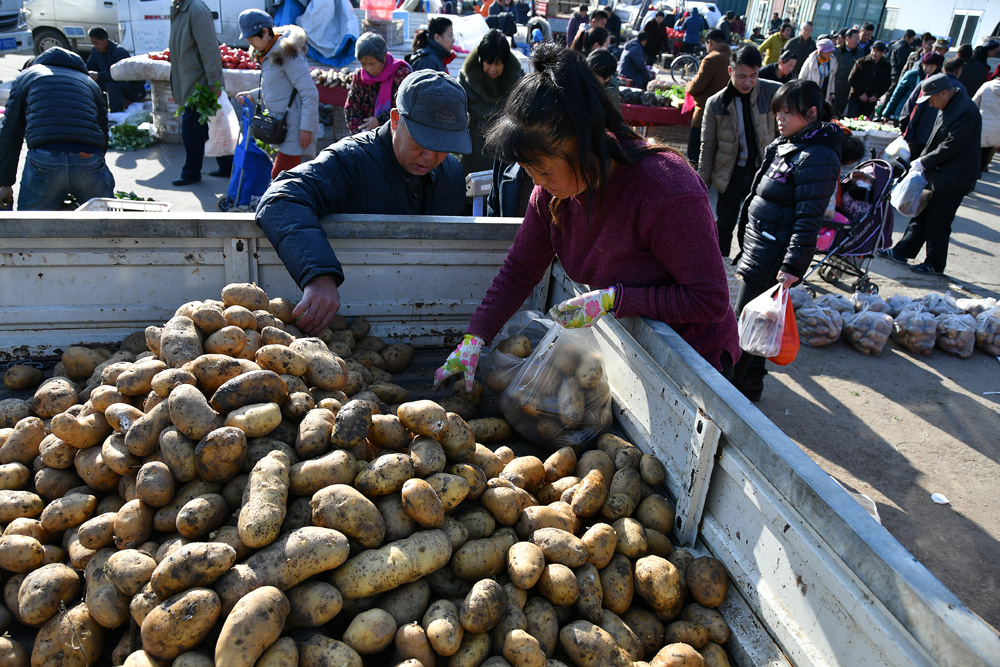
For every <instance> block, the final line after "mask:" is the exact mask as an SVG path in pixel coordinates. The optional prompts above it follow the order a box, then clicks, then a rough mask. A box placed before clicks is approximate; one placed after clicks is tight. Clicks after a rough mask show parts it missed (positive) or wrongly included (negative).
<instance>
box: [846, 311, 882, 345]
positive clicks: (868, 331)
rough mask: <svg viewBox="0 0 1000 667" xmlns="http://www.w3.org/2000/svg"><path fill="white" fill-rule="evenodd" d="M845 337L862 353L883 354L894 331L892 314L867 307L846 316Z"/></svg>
mask: <svg viewBox="0 0 1000 667" xmlns="http://www.w3.org/2000/svg"><path fill="white" fill-rule="evenodd" d="M843 333H844V338H845V339H846V340H847V342H848V343H850V344H851V347H853V348H854V349H855V350H857V351H858V352H860V353H861V354H868V355H875V354H881V353H882V348H883V347H885V343H886V341H887V340H889V335H890V334H891V333H892V315H890V314H889V313H878V312H875V311H873V310H868V309H867V308H865V309H864V310H861V311H860V312H858V313H855V314H854V315H849V316H848V317H845V318H844V332H843Z"/></svg>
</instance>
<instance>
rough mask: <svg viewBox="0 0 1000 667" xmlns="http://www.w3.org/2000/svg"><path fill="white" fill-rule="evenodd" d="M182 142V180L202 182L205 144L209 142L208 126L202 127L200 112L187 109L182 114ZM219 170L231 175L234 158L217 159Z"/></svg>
mask: <svg viewBox="0 0 1000 667" xmlns="http://www.w3.org/2000/svg"><path fill="white" fill-rule="evenodd" d="M181 141H182V142H183V143H184V166H183V167H181V178H195V179H198V180H201V163H202V162H204V160H205V142H206V141H208V125H202V124H201V121H200V120H199V118H198V112H197V111H194V110H192V109H188V108H185V109H184V113H183V114H181ZM215 161H216V162H218V163H219V170H220V171H222V172H224V173H229V172H230V171H232V169H233V156H232V155H221V156H219V157H217V158H215Z"/></svg>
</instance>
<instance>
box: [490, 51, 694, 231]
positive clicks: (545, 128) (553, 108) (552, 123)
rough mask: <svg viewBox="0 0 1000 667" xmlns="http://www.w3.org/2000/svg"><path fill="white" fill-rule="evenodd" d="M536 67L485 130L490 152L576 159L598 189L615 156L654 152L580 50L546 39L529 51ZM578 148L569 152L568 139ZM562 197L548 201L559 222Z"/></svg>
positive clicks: (624, 159)
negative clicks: (545, 41)
mask: <svg viewBox="0 0 1000 667" xmlns="http://www.w3.org/2000/svg"><path fill="white" fill-rule="evenodd" d="M531 64H532V65H533V66H534V68H535V71H534V72H532V73H531V74H528V75H527V76H524V77H522V78H521V79H520V80H519V81H518V82H517V83H516V84H514V88H513V89H512V90H511V91H510V94H509V95H508V96H507V103H506V105H505V107H504V111H503V113H502V114H498V115H497V116H496V118H495V120H494V121H493V122H492V123H491V124H490V127H489V128H488V129H487V131H486V150H485V152H486V153H487V154H490V155H492V156H493V157H495V158H497V159H498V160H500V161H501V162H504V163H506V164H512V163H514V162H520V163H521V164H528V165H532V164H537V162H538V161H539V160H540V159H542V158H546V157H552V156H559V157H562V158H563V159H564V160H566V162H568V163H569V164H571V165H577V168H578V169H579V171H580V175H581V177H582V179H583V183H584V186H585V188H586V189H587V191H590V192H597V191H600V189H601V186H602V185H603V184H604V183H605V182H606V181H607V178H608V174H609V172H610V170H611V167H612V164H613V163H614V162H617V163H620V164H634V163H635V162H637V161H638V160H640V159H642V158H643V157H645V156H646V155H649V154H651V153H655V152H667V151H670V152H674V153H676V151H673V150H672V149H669V148H666V147H654V146H649V145H648V144H646V142H644V141H643V140H642V138H641V137H639V135H637V134H636V133H635V132H633V131H632V128H630V127H629V126H628V125H627V124H626V123H625V121H624V120H623V119H622V114H621V110H620V109H618V108H617V107H616V106H615V105H614V104H613V103H612V102H611V99H610V98H609V97H608V95H607V93H606V92H605V91H604V84H603V83H602V82H601V81H600V80H599V79H598V78H597V75H596V74H595V73H594V72H593V70H591V69H590V67H589V66H588V65H587V61H586V59H584V57H583V55H582V54H580V53H579V52H577V51H573V50H571V49H566V48H563V47H560V46H557V45H555V44H550V43H543V44H539V45H538V46H536V47H535V50H534V51H533V52H532V54H531ZM572 141H575V142H576V152H575V153H569V152H565V151H566V150H567V149H566V147H565V145H566V143H568V142H572ZM559 204H560V202H559V200H557V199H556V198H555V197H553V198H552V200H551V202H550V210H551V212H552V218H553V221H554V222H555V223H556V225H558V224H559V214H558V209H559Z"/></svg>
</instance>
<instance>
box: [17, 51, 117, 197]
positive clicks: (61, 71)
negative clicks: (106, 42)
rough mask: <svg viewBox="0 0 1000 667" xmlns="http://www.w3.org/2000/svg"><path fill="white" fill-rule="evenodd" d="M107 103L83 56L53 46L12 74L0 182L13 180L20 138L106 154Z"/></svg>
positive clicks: (34, 145)
mask: <svg viewBox="0 0 1000 667" xmlns="http://www.w3.org/2000/svg"><path fill="white" fill-rule="evenodd" d="M107 137H108V107H107V105H105V103H104V93H102V92H101V88H100V86H98V85H97V84H96V83H95V82H94V81H93V79H91V78H90V76H89V75H88V74H87V66H86V65H85V64H84V62H83V58H81V57H80V56H78V55H76V54H75V53H71V52H70V51H66V50H65V49H61V48H59V47H55V48H52V49H49V50H48V51H45V52H44V53H43V54H42V55H40V56H38V57H37V58H35V63H34V64H33V65H32V66H31V67H29V68H28V69H26V70H24V71H23V72H21V73H20V74H18V75H17V78H16V79H14V83H13V85H12V86H11V88H10V98H9V99H8V100H7V110H6V120H5V121H4V124H3V129H2V130H0V185H13V184H14V180H15V179H16V177H17V161H18V155H19V154H20V152H21V142H22V141H25V140H27V142H28V148H29V149H32V148H48V149H49V150H64V151H74V152H75V151H80V152H90V153H102V154H103V153H105V152H107V149H108V138H107Z"/></svg>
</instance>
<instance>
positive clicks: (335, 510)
mask: <svg viewBox="0 0 1000 667" xmlns="http://www.w3.org/2000/svg"><path fill="white" fill-rule="evenodd" d="M310 506H311V507H312V520H313V524H315V525H317V526H322V527H324V528H333V529H335V530H339V531H340V532H342V533H344V534H345V535H347V536H348V537H350V538H351V539H355V540H357V541H358V542H359V543H360V544H361V545H362V546H363V547H365V548H367V549H374V548H377V547H379V546H381V545H382V543H383V542H384V541H385V531H386V527H385V520H384V519H383V518H382V515H381V514H380V513H379V511H378V508H377V507H376V506H375V504H374V503H373V502H372V501H370V500H368V498H366V497H365V496H364V495H363V494H362V493H361V492H360V491H358V490H357V489H355V488H354V487H352V486H349V485H347V484H332V485H330V486H327V487H325V488H323V489H320V490H319V491H317V492H316V493H315V494H314V495H313V497H312V501H311V502H310Z"/></svg>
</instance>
